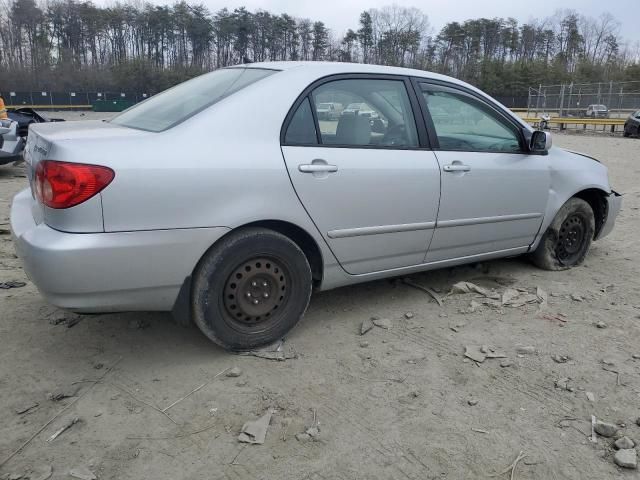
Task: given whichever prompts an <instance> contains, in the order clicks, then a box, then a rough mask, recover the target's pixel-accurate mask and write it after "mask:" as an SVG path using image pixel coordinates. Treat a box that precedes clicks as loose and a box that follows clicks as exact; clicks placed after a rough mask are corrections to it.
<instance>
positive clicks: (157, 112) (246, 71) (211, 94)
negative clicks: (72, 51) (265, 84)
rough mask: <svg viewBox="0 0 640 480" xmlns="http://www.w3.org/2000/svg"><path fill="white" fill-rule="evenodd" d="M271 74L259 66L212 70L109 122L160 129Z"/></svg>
mask: <svg viewBox="0 0 640 480" xmlns="http://www.w3.org/2000/svg"><path fill="white" fill-rule="evenodd" d="M274 73H276V71H275V70H265V69H259V68H223V69H221V70H216V71H215V72H211V73H207V74H205V75H201V76H199V77H196V78H194V79H192V80H189V81H187V82H184V83H181V84H179V85H176V86H175V87H173V88H170V89H169V90H166V91H164V92H162V93H160V94H158V95H154V96H153V97H151V98H150V99H148V100H145V101H144V102H142V103H139V104H138V105H136V106H134V107H131V108H130V109H128V110H125V111H124V112H122V113H121V114H120V115H118V116H116V117H114V118H113V119H112V120H111V123H115V124H116V125H122V126H123V127H130V128H137V129H139V130H147V131H149V132H161V131H163V130H167V129H169V128H171V127H173V126H175V125H177V124H179V123H181V122H184V121H185V120H186V119H188V118H190V117H192V116H193V115H195V114H196V113H198V112H201V111H202V110H204V109H205V108H207V107H210V106H211V105H213V104H214V103H216V102H219V101H220V100H222V99H223V98H225V97H228V96H229V95H232V94H233V93H236V92H238V91H239V90H242V89H243V88H245V87H247V86H248V85H251V84H252V83H255V82H257V81H258V80H261V79H263V78H265V77H268V76H270V75H273V74H274Z"/></svg>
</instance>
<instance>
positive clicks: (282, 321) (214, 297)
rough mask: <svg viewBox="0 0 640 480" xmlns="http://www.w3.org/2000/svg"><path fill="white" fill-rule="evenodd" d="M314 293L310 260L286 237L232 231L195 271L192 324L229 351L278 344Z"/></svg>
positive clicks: (251, 230) (265, 232)
mask: <svg viewBox="0 0 640 480" xmlns="http://www.w3.org/2000/svg"><path fill="white" fill-rule="evenodd" d="M311 290H312V277H311V268H310V267H309V262H308V261H307V258H306V256H305V254H304V252H303V251H302V250H301V249H300V247H299V246H298V245H297V244H296V243H295V242H293V241H292V240H291V239H289V238H288V237H286V236H284V235H282V234H280V233H278V232H275V231H272V230H268V229H265V228H244V229H241V230H238V231H237V232H232V233H231V234H229V235H228V236H226V237H224V238H223V239H222V240H221V241H220V242H219V243H217V244H216V245H214V247H212V248H211V250H209V251H208V252H207V253H206V254H205V255H204V257H203V258H202V259H201V260H200V262H199V264H198V266H197V267H196V269H195V272H194V276H193V284H192V291H191V306H192V311H193V321H194V323H195V324H196V325H197V326H198V328H200V330H201V331H202V333H204V334H205V335H206V336H207V337H208V338H209V339H210V340H212V341H213V342H214V343H216V344H218V345H220V346H221V347H223V348H225V349H227V350H235V351H246V350H251V349H254V348H257V347H262V346H265V345H269V344H271V343H274V342H276V341H278V340H280V339H281V338H282V337H283V336H284V335H285V334H287V333H288V332H289V331H290V330H291V329H292V328H293V327H294V326H295V325H296V324H297V323H298V321H299V320H300V318H301V317H302V315H303V314H304V312H305V310H306V309H307V306H308V305H309V299H310V297H311Z"/></svg>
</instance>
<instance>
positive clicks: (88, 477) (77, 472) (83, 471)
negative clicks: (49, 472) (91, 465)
mask: <svg viewBox="0 0 640 480" xmlns="http://www.w3.org/2000/svg"><path fill="white" fill-rule="evenodd" d="M69 475H71V476H72V477H73V478H79V479H80V480H96V478H97V477H96V476H95V475H94V473H93V472H92V471H91V470H89V469H88V468H87V467H76V468H72V469H71V470H70V471H69Z"/></svg>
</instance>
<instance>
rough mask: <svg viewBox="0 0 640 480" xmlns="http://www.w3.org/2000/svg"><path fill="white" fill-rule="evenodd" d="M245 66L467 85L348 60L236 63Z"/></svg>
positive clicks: (410, 70) (424, 73) (438, 76)
mask: <svg viewBox="0 0 640 480" xmlns="http://www.w3.org/2000/svg"><path fill="white" fill-rule="evenodd" d="M238 66H243V67H247V68H270V69H273V70H282V71H287V70H292V69H294V68H304V69H309V70H314V72H316V73H317V74H318V76H326V75H332V74H340V73H375V74H383V75H384V74H386V75H407V76H412V77H422V78H429V79H435V80H446V81H448V82H452V83H458V84H461V85H467V84H466V83H465V82H462V81H460V80H457V79H455V78H453V77H448V76H446V75H441V74H439V73H434V72H428V71H426V70H417V69H413V68H404V67H389V66H386V65H372V64H367V63H348V62H312V61H306V62H295V61H291V62H257V63H249V64H245V65H238Z"/></svg>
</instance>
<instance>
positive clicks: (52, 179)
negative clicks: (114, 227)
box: [34, 160, 115, 208]
mask: <svg viewBox="0 0 640 480" xmlns="http://www.w3.org/2000/svg"><path fill="white" fill-rule="evenodd" d="M114 176H115V173H114V172H113V170H111V169H110V168H108V167H102V166H100V165H85V164H82V163H68V162H58V161H56V160H43V161H41V162H40V163H38V166H37V167H36V175H35V182H34V183H35V185H34V190H35V195H36V198H37V199H38V201H39V202H40V203H43V204H44V205H46V206H47V207H51V208H69V207H73V206H74V205H78V204H80V203H82V202H84V201H86V200H89V199H90V198H91V197H93V196H94V195H95V194H96V193H98V192H100V191H101V190H102V189H104V188H105V187H106V186H107V185H109V183H111V181H112V180H113V177H114Z"/></svg>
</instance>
